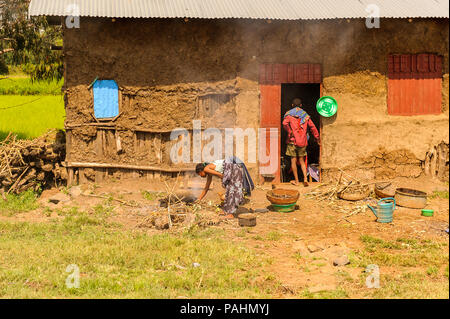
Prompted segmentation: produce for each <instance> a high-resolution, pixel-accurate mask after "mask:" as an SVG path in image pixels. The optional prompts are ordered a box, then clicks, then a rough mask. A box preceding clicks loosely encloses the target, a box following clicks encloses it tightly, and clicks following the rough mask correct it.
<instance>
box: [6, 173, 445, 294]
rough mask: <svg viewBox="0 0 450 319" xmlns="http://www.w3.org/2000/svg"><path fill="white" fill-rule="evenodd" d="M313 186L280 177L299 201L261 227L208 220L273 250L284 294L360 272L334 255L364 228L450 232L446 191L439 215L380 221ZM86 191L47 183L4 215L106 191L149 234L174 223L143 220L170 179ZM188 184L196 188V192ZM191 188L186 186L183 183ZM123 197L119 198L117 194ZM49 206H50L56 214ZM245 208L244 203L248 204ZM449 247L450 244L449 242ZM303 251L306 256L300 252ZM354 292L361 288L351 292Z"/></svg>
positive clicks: (357, 240) (262, 193)
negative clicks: (335, 204)
mask: <svg viewBox="0 0 450 319" xmlns="http://www.w3.org/2000/svg"><path fill="white" fill-rule="evenodd" d="M201 182H202V181H194V182H193V183H192V184H191V186H192V187H199V186H201V185H202V184H201ZM394 183H395V185H397V186H398V187H409V188H416V189H420V190H423V191H426V192H427V193H428V194H431V193H433V192H434V191H448V184H444V183H441V182H438V181H434V180H430V179H427V178H425V177H422V178H419V179H406V178H403V179H401V178H398V179H396V180H395V181H394ZM315 186H317V185H315V184H314V183H313V184H312V185H310V187H303V186H298V187H295V186H293V185H278V186H277V187H283V188H297V189H298V190H299V191H300V193H301V196H300V199H299V201H298V202H297V204H298V205H299V207H298V209H297V210H295V211H294V212H291V213H279V212H273V211H269V212H266V213H255V214H256V216H257V225H256V226H255V227H240V226H239V225H238V219H237V218H235V219H230V220H224V219H220V218H218V217H217V219H215V221H214V222H213V223H212V224H215V225H213V226H210V227H220V228H222V229H224V230H225V234H226V236H227V237H228V238H229V239H230V240H231V241H233V242H236V243H240V244H244V245H245V246H248V247H249V248H251V249H253V250H255V251H256V252H257V253H258V254H261V255H265V256H268V257H269V258H270V260H271V263H270V264H269V265H268V266H267V267H268V273H272V274H274V275H275V276H276V280H278V281H279V282H280V283H281V286H282V287H283V289H284V290H285V291H283V292H280V296H279V297H280V298H289V297H290V296H295V294H296V293H297V292H298V291H300V290H302V289H305V288H307V289H309V291H310V292H317V291H322V290H334V289H336V288H337V286H338V279H337V277H336V272H337V271H338V270H339V269H345V271H346V272H347V274H349V275H350V276H351V277H352V278H354V279H357V278H358V277H359V276H360V275H361V273H362V272H363V269H361V268H358V267H347V266H344V267H336V266H334V265H333V261H334V260H335V259H336V258H337V257H340V256H342V255H350V254H351V252H352V251H355V250H358V249H361V248H362V247H363V243H362V241H361V236H362V235H368V236H372V237H376V238H380V239H383V240H394V241H395V240H396V239H398V238H408V239H418V240H422V239H426V240H432V241H436V242H443V241H447V240H448V234H447V233H445V231H444V230H445V229H446V228H447V227H448V225H449V200H448V199H445V198H439V197H436V198H430V199H429V202H428V205H427V208H431V209H434V211H435V213H434V216H433V217H423V216H421V214H420V210H416V209H408V208H403V207H398V208H397V209H396V211H395V213H394V221H393V222H392V223H389V224H382V223H377V222H376V221H375V217H374V215H373V214H372V212H371V211H370V210H369V209H366V211H365V212H361V213H359V214H355V215H353V216H349V217H346V218H344V217H345V215H344V214H343V213H342V212H338V211H336V210H334V209H333V208H332V207H329V206H327V204H326V203H318V202H317V201H314V200H311V199H308V198H306V197H305V195H304V194H305V193H306V192H308V191H311V189H313V188H314V187H315ZM79 189H80V191H81V194H74V195H73V196H69V195H66V196H68V197H69V198H70V201H68V202H64V203H61V202H60V203H59V204H51V203H49V202H48V199H49V198H51V197H52V196H54V195H55V194H63V193H64V192H67V189H65V190H64V189H63V190H62V191H61V190H58V189H51V190H47V191H44V193H43V194H42V196H41V198H40V199H39V201H40V203H41V207H40V208H39V209H37V210H34V211H32V212H28V213H21V214H17V215H15V216H13V217H5V216H1V217H0V218H1V219H8V220H11V219H14V220H18V221H32V222H45V221H50V220H52V219H55V218H56V219H57V218H60V217H59V216H58V215H57V214H56V213H55V209H56V208H58V207H59V208H61V207H62V206H76V207H79V209H80V210H83V209H86V210H87V209H89V208H91V207H94V206H95V205H99V204H102V203H104V200H105V199H104V198H100V197H94V196H112V197H114V198H116V199H119V200H120V201H122V202H123V203H133V204H136V205H138V206H139V207H130V206H126V205H118V206H116V208H115V209H114V214H113V216H112V217H111V220H112V221H114V222H117V223H120V224H122V225H123V226H124V228H125V229H130V230H133V231H138V232H147V233H149V234H152V233H158V232H164V231H168V232H171V231H172V229H170V230H156V229H154V228H153V227H145V225H144V226H142V221H143V220H144V219H145V218H146V217H148V216H149V214H151V211H152V210H154V209H155V207H156V206H157V204H158V201H157V199H155V200H153V201H149V200H148V199H145V198H144V197H143V192H145V191H150V192H151V191H165V190H166V185H164V184H163V183H161V184H156V183H153V184H149V183H148V181H145V180H142V181H141V180H122V181H120V182H118V181H117V182H109V183H105V184H101V185H96V184H87V185H82V186H81V187H79ZM193 189H194V188H191V189H190V192H191V193H196V192H198V189H197V190H196V191H193ZM270 189H271V185H264V186H258V187H257V188H256V189H255V191H254V192H253V194H252V196H251V198H250V201H249V202H248V203H246V204H245V205H244V207H245V208H247V209H248V208H252V209H258V208H266V207H269V205H270V203H269V202H268V200H267V199H266V192H267V191H268V190H270ZM180 191H184V192H186V189H184V190H180ZM222 191H223V189H222V187H221V186H220V184H219V183H218V180H217V181H214V182H213V189H212V190H211V191H210V192H209V193H208V195H207V197H206V198H205V201H206V202H210V203H213V204H216V203H219V197H218V196H217V193H218V192H222ZM116 204H119V202H116ZM339 205H343V206H345V205H352V204H351V202H346V201H342V200H341V201H339ZM45 207H50V208H52V211H53V212H52V213H51V214H48V213H47V214H46V213H45V212H46V211H47V212H48V211H49V210H48V209H46V208H45ZM243 210H245V209H240V211H243ZM447 249H448V248H447ZM299 256H301V258H299ZM380 271H384V272H388V273H390V274H395V273H396V271H398V270H396V269H395V268H392V269H390V268H384V269H381V270H380ZM350 297H356V296H350Z"/></svg>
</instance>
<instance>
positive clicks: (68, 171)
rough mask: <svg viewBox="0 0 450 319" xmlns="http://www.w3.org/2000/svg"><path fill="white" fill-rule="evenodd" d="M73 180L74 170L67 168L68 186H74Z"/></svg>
mask: <svg viewBox="0 0 450 319" xmlns="http://www.w3.org/2000/svg"><path fill="white" fill-rule="evenodd" d="M73 182H74V180H73V168H71V167H68V168H67V186H72V185H73V184H74V183H73Z"/></svg>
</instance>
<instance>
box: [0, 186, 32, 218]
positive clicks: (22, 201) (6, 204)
mask: <svg viewBox="0 0 450 319" xmlns="http://www.w3.org/2000/svg"><path fill="white" fill-rule="evenodd" d="M37 197H38V195H37V194H36V193H34V192H33V191H32V190H27V191H26V192H23V193H21V194H19V195H16V194H8V195H6V200H3V199H2V198H1V197H0V214H2V215H7V216H12V215H14V214H17V213H20V212H28V211H30V210H33V209H36V208H37V207H38V204H37V203H36V200H37Z"/></svg>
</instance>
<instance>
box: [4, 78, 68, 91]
mask: <svg viewBox="0 0 450 319" xmlns="http://www.w3.org/2000/svg"><path fill="white" fill-rule="evenodd" d="M2 77H3V76H0V79H1V78H2ZM63 83H64V81H63V80H60V81H56V80H53V81H34V82H32V81H31V79H30V78H28V77H18V76H8V77H7V78H5V79H2V80H0V95H61V87H62V85H63Z"/></svg>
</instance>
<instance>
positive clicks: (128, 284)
mask: <svg viewBox="0 0 450 319" xmlns="http://www.w3.org/2000/svg"><path fill="white" fill-rule="evenodd" d="M0 234H1V235H2V240H1V241H0V254H1V256H2V258H1V259H0V298H11V297H13V298H52V297H58V298H89V297H90V298H102V297H103V298H105V297H107V298H119V297H120V298H183V297H188V298H224V297H229V298H264V297H269V296H270V295H271V293H272V292H273V290H274V289H276V287H275V284H274V283H273V282H266V281H264V280H261V281H258V280H256V278H258V275H259V274H260V273H261V270H262V266H263V263H264V260H263V259H261V258H260V257H258V256H256V255H255V254H254V253H252V252H251V251H249V250H248V249H246V248H244V247H242V246H239V245H235V244H233V243H231V242H229V241H226V240H225V239H222V238H221V237H222V236H223V231H221V230H218V229H215V230H212V229H209V230H203V231H199V230H191V231H187V232H184V233H183V234H181V235H171V234H160V235H153V236H149V235H146V234H138V233H132V232H130V231H125V230H120V229H117V228H115V227H114V226H108V225H107V224H104V223H102V222H101V220H97V219H95V218H93V217H81V215H74V216H66V217H65V219H64V221H62V222H55V223H24V222H17V223H10V222H0ZM194 263H197V264H199V265H197V266H196V267H194V266H193V265H194ZM72 264H73V265H76V266H77V267H78V268H79V274H80V280H79V287H78V288H71V287H67V286H66V280H67V278H68V276H69V275H70V272H72V271H73V270H70V269H69V271H70V272H66V269H67V267H68V266H69V265H72Z"/></svg>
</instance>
